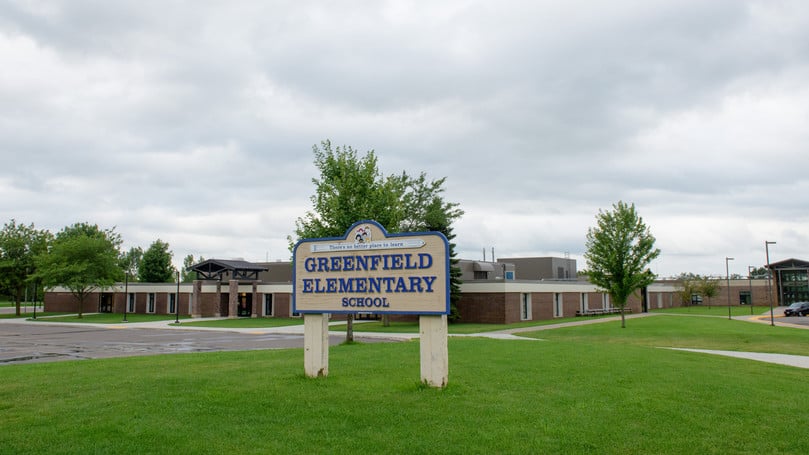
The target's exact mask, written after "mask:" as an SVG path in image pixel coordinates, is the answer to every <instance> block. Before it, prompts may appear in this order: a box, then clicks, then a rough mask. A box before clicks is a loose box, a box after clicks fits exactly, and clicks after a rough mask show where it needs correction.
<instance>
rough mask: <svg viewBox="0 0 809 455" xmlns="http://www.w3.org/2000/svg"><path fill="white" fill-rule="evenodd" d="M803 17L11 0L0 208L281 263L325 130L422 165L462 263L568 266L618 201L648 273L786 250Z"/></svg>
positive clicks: (645, 10)
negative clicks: (518, 260)
mask: <svg viewBox="0 0 809 455" xmlns="http://www.w3.org/2000/svg"><path fill="white" fill-rule="evenodd" d="M808 34H809V7H807V6H805V5H804V4H803V3H802V2H797V1H777V2H771V1H731V0H726V1H713V2H703V1H678V2H672V1H652V2H649V1H620V2H610V3H604V4H593V3H592V2H567V3H559V2H520V1H515V2H498V3H496V4H495V3H491V2H457V3H456V2H440V3H436V4H431V3H426V2H425V3H422V2H363V1H359V0H358V1H353V2H340V3H339V4H323V3H322V2H307V1H304V2H281V1H276V2H239V3H238V4H226V3H222V4H207V5H203V4H199V3H198V2H181V1H177V2H113V3H110V2H103V1H71V2H47V3H39V4H38V3H29V2H12V3H10V4H7V5H5V6H3V7H2V9H0V65H2V67H3V68H5V69H7V70H6V71H4V72H3V74H1V75H0V144H2V145H0V158H2V161H3V163H4V165H3V166H2V168H0V191H2V194H3V196H4V197H3V198H2V202H0V214H2V215H3V216H5V217H6V218H12V217H13V218H16V219H18V220H20V221H23V222H35V223H36V224H37V225H38V226H43V227H48V228H51V229H53V230H58V229H60V228H61V227H62V226H64V225H67V224H70V223H72V222H75V221H79V220H90V221H93V222H98V223H102V224H105V225H115V226H118V229H119V230H120V231H121V232H122V234H123V235H124V238H125V240H126V242H127V243H129V244H132V245H140V246H144V247H145V246H148V244H149V243H150V242H151V241H153V240H154V239H156V238H158V237H159V238H161V239H163V240H166V241H169V242H170V244H171V246H172V249H173V250H174V251H175V258H176V259H178V261H179V259H181V257H182V256H184V255H185V254H188V253H193V254H195V255H200V254H201V255H204V256H206V257H212V256H238V257H245V258H247V259H254V260H258V259H264V258H265V257H268V256H269V257H270V258H271V259H273V258H282V259H286V258H288V252H287V251H286V236H287V235H288V234H289V233H291V231H292V229H293V227H294V220H295V218H296V217H298V216H302V215H303V214H304V212H305V211H306V210H308V209H309V208H310V205H309V199H308V198H309V196H310V195H311V193H312V191H313V186H312V185H311V179H312V177H314V176H315V172H316V170H315V169H314V166H313V165H312V155H311V147H312V145H314V144H317V143H319V142H320V141H321V140H322V139H326V138H330V139H331V140H332V141H333V143H334V144H341V145H342V144H346V145H352V146H353V147H355V148H356V149H358V150H361V151H365V150H370V149H374V150H375V151H376V153H377V154H378V156H379V158H380V165H381V167H382V169H383V171H384V172H386V173H398V172H401V171H402V170H406V171H408V172H411V173H414V174H415V173H419V172H421V171H426V172H427V173H428V174H429V175H430V176H431V177H434V178H437V177H443V176H447V177H448V180H447V197H448V198H450V199H451V200H455V201H458V202H460V203H461V204H462V207H463V208H464V209H465V210H466V216H465V217H464V218H463V219H462V220H461V221H460V222H459V223H458V225H457V226H456V232H457V233H458V239H457V240H458V245H459V248H460V249H461V256H469V257H480V255H481V251H482V249H483V248H487V250H488V249H490V248H491V247H495V249H496V251H497V252H498V256H500V255H502V256H518V255H546V254H554V255H557V254H570V255H571V256H572V257H576V258H578V259H580V260H581V255H582V254H583V249H584V236H585V235H586V232H587V228H588V227H589V226H590V225H592V224H593V222H594V216H595V214H596V213H597V212H598V210H599V209H604V208H609V207H610V205H611V204H612V203H613V202H615V201H617V200H619V199H622V200H626V201H634V202H635V203H636V204H637V206H638V209H639V210H640V212H641V214H642V215H644V217H645V218H646V219H647V221H648V222H649V223H650V226H651V227H652V230H653V232H654V233H655V234H656V235H657V237H658V243H659V245H660V247H661V249H662V250H663V255H662V256H661V259H659V260H658V261H657V263H656V264H655V267H656V271H658V273H662V274H676V273H678V272H681V271H693V272H696V273H720V272H722V270H721V269H722V267H721V266H722V265H723V264H722V262H723V261H722V259H723V258H724V257H725V256H736V257H737V258H739V262H740V264H741V262H750V263H751V264H756V265H760V264H761V263H762V258H761V257H760V256H762V254H761V251H759V250H761V249H762V245H761V244H763V240H764V239H765V238H766V239H770V240H772V239H775V240H778V241H779V243H778V248H777V249H776V251H775V258H776V259H777V258H780V256H779V255H780V254H783V256H784V257H791V256H795V257H803V258H806V257H809V249H807V246H806V245H807V242H806V237H807V232H809V230H808V229H807V221H809V220H807V215H806V213H809V202H807V200H806V198H804V197H801V195H803V194H806V190H807V189H808V188H807V186H809V180H808V179H807V178H806V176H805V169H807V168H809V155H807V154H806V153H805V151H804V150H803V148H804V147H802V146H803V144H806V143H807V139H809V138H807V135H809V133H807V130H806V127H805V125H806V123H807V118H809V107H808V106H809V86H807V84H806V81H807V80H809V77H807V76H809V36H807V35H808ZM580 267H584V264H583V263H581V264H580ZM740 270H746V268H745V267H741V266H740ZM739 273H741V272H739Z"/></svg>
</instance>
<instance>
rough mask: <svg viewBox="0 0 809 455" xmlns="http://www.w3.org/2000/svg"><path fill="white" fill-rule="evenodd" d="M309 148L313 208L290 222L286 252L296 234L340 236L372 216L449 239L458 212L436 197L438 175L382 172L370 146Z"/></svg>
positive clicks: (392, 228)
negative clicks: (317, 174) (314, 174)
mask: <svg viewBox="0 0 809 455" xmlns="http://www.w3.org/2000/svg"><path fill="white" fill-rule="evenodd" d="M312 150H313V152H314V155H315V166H316V167H317V169H318V170H319V171H320V177H319V178H314V179H312V183H314V184H315V194H314V195H312V196H311V197H310V200H311V201H312V206H313V208H312V210H310V211H307V212H306V214H305V215H304V216H303V217H301V218H298V219H297V220H296V221H295V237H294V238H293V237H292V236H290V237H289V238H288V240H289V246H290V251H291V250H292V248H293V247H294V245H295V243H296V242H297V241H298V240H300V239H310V238H325V237H339V236H342V235H344V234H345V232H346V230H347V229H348V228H349V227H351V225H352V224H354V223H355V222H357V221H360V220H375V221H376V222H378V223H379V224H381V225H382V226H383V227H384V228H385V229H386V230H387V231H388V232H391V233H396V232H403V231H407V232H411V231H418V230H434V231H438V232H441V233H443V234H444V235H445V236H446V237H447V238H448V239H450V240H452V237H450V236H451V235H452V229H451V227H450V225H451V223H452V221H454V220H455V219H457V218H458V217H460V216H461V214H463V212H462V211H461V210H460V209H459V208H458V206H457V204H454V203H446V202H445V201H444V200H443V199H442V198H441V193H442V192H443V184H444V179H443V178H442V179H439V180H435V181H432V182H428V181H427V179H426V176H425V175H424V174H423V173H422V174H421V175H420V176H419V178H411V177H410V176H408V175H407V174H406V173H404V172H403V173H402V174H401V175H390V176H387V177H385V176H384V175H382V173H381V172H380V171H379V168H378V166H377V157H376V154H375V153H374V151H373V150H371V151H368V152H366V153H365V155H363V156H359V155H358V153H357V151H356V150H355V149H353V148H352V147H350V146H343V147H334V148H333V147H332V144H331V142H330V141H328V140H326V141H323V142H321V144H320V146H319V147H318V146H317V145H315V146H314V147H312ZM452 247H453V245H452V244H450V256H451V257H452V256H453V255H454V252H453V250H452ZM453 283H455V281H453ZM456 286H457V284H456ZM451 294H452V293H451ZM347 326H348V329H347V332H346V340H347V341H352V340H353V338H354V333H353V319H352V317H351V315H349V317H348V324H347Z"/></svg>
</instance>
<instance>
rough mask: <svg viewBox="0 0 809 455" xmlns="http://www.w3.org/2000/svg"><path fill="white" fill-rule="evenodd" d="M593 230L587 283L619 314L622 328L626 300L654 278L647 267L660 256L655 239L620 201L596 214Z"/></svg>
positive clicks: (587, 256) (589, 233) (589, 236)
mask: <svg viewBox="0 0 809 455" xmlns="http://www.w3.org/2000/svg"><path fill="white" fill-rule="evenodd" d="M596 223H597V225H596V226H595V227H591V228H590V229H588V231H587V244H586V247H587V252H586V253H584V258H585V259H586V260H587V268H588V270H589V273H588V275H589V278H590V282H592V283H593V284H595V285H596V286H598V287H600V288H602V289H603V290H604V291H606V292H607V293H608V294H609V295H610V297H611V298H612V301H613V304H614V305H615V306H616V307H618V308H619V309H620V310H621V327H622V328H625V327H626V317H625V315H624V308H625V307H626V302H627V299H628V298H629V296H630V295H632V294H633V293H634V292H635V291H637V290H638V289H641V288H643V287H645V286H648V285H649V284H651V283H652V282H653V281H654V278H655V275H654V274H653V273H652V271H651V270H649V269H648V268H647V265H648V264H649V263H650V262H651V261H652V260H654V259H655V258H656V257H657V256H658V255H660V250H659V249H657V248H655V246H654V244H655V238H654V236H653V235H652V234H651V232H650V230H649V228H648V227H647V226H646V224H644V222H643V218H641V217H640V216H638V214H637V212H636V211H635V204H629V205H627V204H626V203H624V202H623V201H618V203H616V204H613V205H612V211H606V212H605V211H602V210H599V211H598V215H597V216H596Z"/></svg>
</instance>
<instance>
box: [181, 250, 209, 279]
mask: <svg viewBox="0 0 809 455" xmlns="http://www.w3.org/2000/svg"><path fill="white" fill-rule="evenodd" d="M203 261H205V258H204V257H202V256H200V257H199V259H198V260H196V261H195V260H194V255H193V254H189V255H187V256H186V257H185V258H183V270H182V271H181V272H180V275H181V276H182V279H181V281H182V282H183V283H191V282H192V281H194V280H195V279H197V273H196V272H193V271H191V270H188V269H189V268H190V267H191V266H192V265H194V264H198V263H200V262H203Z"/></svg>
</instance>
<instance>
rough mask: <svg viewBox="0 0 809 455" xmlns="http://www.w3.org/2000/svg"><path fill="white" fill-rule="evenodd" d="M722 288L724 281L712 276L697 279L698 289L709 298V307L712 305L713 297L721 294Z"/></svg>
mask: <svg viewBox="0 0 809 455" xmlns="http://www.w3.org/2000/svg"><path fill="white" fill-rule="evenodd" d="M721 288H722V281H721V280H716V279H713V278H710V277H707V276H706V277H703V278H700V279H699V280H698V281H697V287H696V290H697V292H699V293H700V294H701V295H702V296H703V297H707V298H708V308H710V307H711V299H712V298H714V297H716V296H717V295H719V290H720V289H721Z"/></svg>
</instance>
